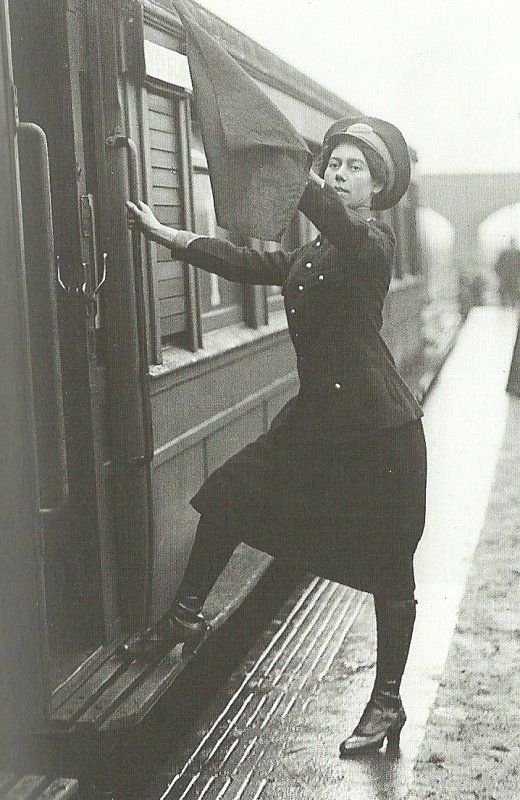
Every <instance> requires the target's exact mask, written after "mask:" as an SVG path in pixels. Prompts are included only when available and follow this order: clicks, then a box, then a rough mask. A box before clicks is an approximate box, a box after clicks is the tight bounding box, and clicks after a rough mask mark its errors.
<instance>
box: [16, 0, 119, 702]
mask: <svg viewBox="0 0 520 800" xmlns="http://www.w3.org/2000/svg"><path fill="white" fill-rule="evenodd" d="M82 5H83V4H82V3H80V2H73V1H72V2H70V1H69V2H67V3H61V2H60V3H56V2H51V1H50V0H16V1H15V0H11V3H10V17H11V38H12V51H13V66H14V79H15V83H16V89H17V95H18V111H19V117H20V121H21V123H22V124H21V126H20V131H19V136H18V152H19V161H20V175H21V189H22V216H23V228H24V243H25V260H26V272H27V295H28V305H29V322H30V348H31V361H32V368H33V380H34V405H35V413H36V428H37V451H38V469H39V483H40V507H41V511H40V518H41V525H42V536H43V565H42V566H43V575H44V584H45V603H46V608H47V625H48V636H49V651H50V665H51V682H52V685H53V687H56V686H58V685H59V684H60V683H61V682H62V681H63V680H65V679H66V678H67V677H68V676H69V675H70V674H71V673H72V672H73V671H75V670H76V669H77V668H78V667H79V666H80V665H81V664H82V662H83V661H84V660H85V659H86V658H88V657H89V656H90V655H91V654H92V653H93V652H94V651H95V650H96V649H97V648H99V647H100V646H101V645H102V644H104V643H106V642H107V641H109V640H110V639H112V638H113V637H114V636H116V635H117V633H118V630H119V628H120V620H119V617H120V610H119V609H120V604H119V600H118V595H117V584H116V580H117V572H116V563H115V562H116V554H115V534H114V530H113V500H112V485H111V453H110V436H109V426H108V424H107V400H106V397H107V393H106V366H105V353H104V316H103V315H104V307H103V291H104V289H105V288H106V269H109V268H110V265H109V264H106V258H105V259H104V256H103V251H102V248H101V247H100V246H99V243H98V241H97V224H96V216H97V209H96V200H97V185H96V171H95V164H94V156H93V146H92V140H93V131H92V112H91V107H90V106H91V92H90V85H89V77H88V71H87V69H86V68H85V63H86V61H87V55H86V36H85V33H84V21H83V15H82V8H81V7H82ZM105 268H106V269H105ZM44 290H45V291H46V294H45V292H44ZM51 388H52V391H51ZM56 392H58V394H59V395H60V398H59V399H60V402H59V405H58V407H57V406H56V404H55V403H53V398H54V394H55V393H56ZM56 439H57V440H58V442H59V443H60V452H59V457H58V459H56V458H54V459H51V457H50V456H51V453H52V452H53V450H52V442H53V441H55V440H56Z"/></svg>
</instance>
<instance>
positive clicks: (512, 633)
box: [407, 397, 520, 800]
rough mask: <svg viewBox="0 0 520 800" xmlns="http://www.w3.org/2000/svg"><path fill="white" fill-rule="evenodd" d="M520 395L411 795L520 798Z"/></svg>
mask: <svg viewBox="0 0 520 800" xmlns="http://www.w3.org/2000/svg"><path fill="white" fill-rule="evenodd" d="M519 544H520V398H516V397H511V398H510V408H509V415H508V421H507V428H506V433H505V437H504V442H503V445H502V448H501V454H500V458H499V461H498V465H497V470H496V473H495V479H494V485H493V489H492V493H491V497H490V502H489V505H488V508H487V513H486V520H485V524H484V527H483V529H482V534H481V537H480V541H479V544H478V546H477V549H476V551H475V554H474V557H473V561H472V566H471V570H470V574H469V577H468V582H467V585H466V590H465V594H464V597H463V600H462V603H461V607H460V613H459V617H458V622H457V626H456V629H455V631H454V635H453V639H452V643H451V646H450V650H449V654H448V658H447V661H446V667H445V671H444V675H443V678H442V681H441V683H440V686H439V690H438V693H437V697H436V700H435V703H434V705H433V707H432V709H431V712H430V718H429V720H428V726H427V729H426V736H425V739H424V741H423V744H422V747H421V751H420V753H419V758H418V760H417V762H416V765H415V770H414V781H413V784H412V789H411V791H410V792H409V794H408V795H407V800H427V799H428V800H437V799H438V800H441V799H442V800H455V798H456V800H461V799H462V798H478V800H520V612H519V609H520V559H519Z"/></svg>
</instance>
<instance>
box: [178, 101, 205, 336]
mask: <svg viewBox="0 0 520 800" xmlns="http://www.w3.org/2000/svg"><path fill="white" fill-rule="evenodd" d="M177 108H178V126H179V141H180V155H181V176H182V195H183V206H184V226H185V228H186V229H187V230H190V231H192V230H193V229H194V219H195V215H194V210H193V181H192V175H193V170H192V168H191V115H190V110H189V99H188V97H187V96H186V97H183V98H180V99H179V102H178V105H177ZM184 276H185V282H186V311H187V316H188V343H189V346H190V349H191V350H192V351H194V352H195V351H196V350H198V348H199V347H202V326H201V319H200V301H199V287H198V279H197V271H196V269H195V267H192V266H191V264H186V265H185V267H184Z"/></svg>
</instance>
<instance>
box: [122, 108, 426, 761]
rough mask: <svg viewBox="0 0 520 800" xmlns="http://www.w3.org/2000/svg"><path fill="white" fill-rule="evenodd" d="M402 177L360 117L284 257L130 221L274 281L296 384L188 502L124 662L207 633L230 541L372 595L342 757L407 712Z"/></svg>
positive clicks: (416, 534)
mask: <svg viewBox="0 0 520 800" xmlns="http://www.w3.org/2000/svg"><path fill="white" fill-rule="evenodd" d="M409 179H410V160H409V153H408V148H407V145H406V142H405V141H404V138H403V137H402V135H401V133H400V132H399V131H398V130H397V128H395V127H394V126H393V125H391V124H389V123H387V122H384V121H383V120H379V119H375V118H371V117H363V118H355V119H344V120H340V121H339V122H337V123H335V124H334V125H332V127H331V128H330V129H329V131H328V132H327V134H326V135H325V139H324V143H323V151H322V154H321V160H320V162H319V165H318V166H317V167H316V171H315V172H314V171H312V170H311V173H310V180H309V182H308V184H307V186H306V188H305V190H304V193H303V196H302V198H301V201H300V206H299V207H300V210H301V211H302V212H303V213H304V214H305V215H306V216H307V217H308V218H309V219H310V220H311V222H313V223H314V225H315V226H316V227H317V229H318V230H319V235H318V237H317V238H316V239H315V240H314V241H313V242H311V243H310V244H308V245H304V246H303V247H300V248H299V249H297V250H295V251H293V252H291V253H283V252H276V253H259V252H255V251H254V250H251V249H247V248H240V247H236V246H234V245H233V244H230V243H229V242H223V241H219V240H217V239H212V238H207V237H201V236H198V235H197V234H194V233H190V232H187V231H176V230H172V229H171V228H167V227H165V226H162V225H160V223H159V222H158V221H157V220H156V218H155V217H154V215H153V213H152V212H151V210H150V209H149V208H148V206H146V205H145V204H143V203H141V204H140V208H137V207H136V206H135V205H133V204H131V203H130V204H129V218H130V220H131V224H139V225H140V226H141V229H142V231H143V233H144V234H145V236H147V237H148V238H150V239H152V240H154V241H156V242H159V243H161V244H164V245H166V246H167V247H170V248H171V249H172V250H173V251H174V253H175V255H176V256H177V257H181V258H183V259H185V260H188V261H189V262H190V263H191V264H194V265H195V266H197V267H200V268H202V269H205V270H208V271H210V272H214V273H216V274H217V275H221V276H222V277H224V278H227V279H228V280H232V281H238V282H242V283H252V284H267V285H271V284H277V285H279V286H281V287H282V292H283V295H284V300H285V308H286V312H287V319H288V324H289V333H290V335H291V339H292V342H293V344H294V347H295V350H296V356H297V368H298V374H299V378H300V391H299V393H298V395H297V396H296V397H295V398H293V399H292V400H290V401H289V402H288V403H287V405H286V406H285V407H284V408H283V409H282V411H281V412H280V413H279V414H278V416H277V417H276V418H275V419H274V420H273V423H272V425H271V428H270V430H269V432H268V433H267V434H264V435H262V436H260V438H259V439H257V440H256V441H255V442H253V443H252V444H250V445H248V446H247V447H245V448H244V449H243V450H242V451H241V452H240V453H238V454H237V455H236V456H234V457H233V458H231V459H230V460H229V461H227V462H226V463H225V464H224V465H223V466H221V467H220V468H219V469H217V470H216V472H214V473H213V474H212V475H210V477H209V478H208V479H207V480H206V481H205V483H204V484H203V486H202V487H201V489H200V490H199V491H198V492H197V494H196V495H195V497H194V498H193V499H192V505H193V506H194V507H195V508H196V509H197V511H199V512H200V514H201V517H200V520H199V525H198V528H197V534H196V538H195V544H194V547H193V551H192V553H191V556H190V559H189V563H188V567H187V570H186V574H185V576H184V578H183V581H182V585H181V587H180V589H179V592H178V594H177V598H176V601H175V604H174V606H173V608H172V609H171V610H170V612H169V613H168V615H167V616H166V617H165V618H164V619H163V620H161V622H160V623H159V624H158V625H156V626H154V627H152V628H151V629H149V630H148V631H147V632H146V634H145V635H144V636H142V637H140V638H139V639H138V640H137V641H134V643H131V644H130V645H129V646H128V647H127V656H128V657H129V658H133V657H136V656H138V655H139V654H141V655H147V654H152V655H153V654H154V653H157V652H158V651H159V650H160V648H161V647H164V646H167V647H170V646H172V644H173V643H174V642H177V641H186V640H188V639H189V638H190V637H197V636H200V635H202V633H203V631H204V630H205V622H204V619H203V617H202V615H201V609H202V606H203V603H204V600H205V599H206V597H207V595H208V593H209V591H210V589H211V587H212V586H213V583H214V582H215V580H216V578H217V577H218V575H219V574H220V572H221V570H222V569H223V567H224V565H225V564H226V562H227V560H228V559H229V557H230V555H231V553H232V552H233V549H234V548H235V546H236V544H237V543H238V542H240V541H241V540H242V541H246V542H248V543H250V544H252V545H253V546H255V547H257V548H260V549H262V550H265V551H267V552H269V553H272V554H273V555H275V556H281V557H284V558H286V559H290V561H291V562H292V563H296V564H297V565H299V566H302V567H304V568H306V569H307V570H309V571H311V572H314V573H316V574H319V575H322V576H324V577H327V578H330V579H332V580H335V581H339V582H342V583H344V584H347V585H349V586H352V587H355V588H358V589H362V590H364V591H366V592H370V593H372V594H373V595H374V601H375V610H376V620H377V671H376V678H375V684H374V689H373V691H372V695H371V698H370V700H369V703H368V705H367V707H366V709H365V711H364V712H363V715H362V717H361V719H360V721H359V723H358V725H357V726H356V728H355V730H354V731H353V733H352V734H351V735H350V736H349V737H348V738H347V739H346V740H345V741H344V742H342V744H341V746H340V750H341V754H342V755H348V754H350V753H354V752H359V751H365V750H370V749H377V748H379V747H380V746H381V745H382V744H383V743H384V741H385V739H386V740H387V741H388V744H389V745H395V744H397V743H398V742H399V735H400V731H401V728H402V727H403V725H404V722H405V719H406V716H405V713H404V710H403V706H402V703H401V699H400V696H399V686H400V682H401V678H402V675H403V671H404V667H405V663H406V659H407V656H408V650H409V645H410V639H411V635H412V630H413V625H414V621H415V600H414V588H415V583H414V574H413V554H414V551H415V548H416V546H417V543H418V541H419V538H420V536H421V534H422V530H423V525H424V504H425V484H426V453H425V444H424V436H423V431H422V423H421V420H420V417H421V416H422V412H421V409H420V407H419V406H418V405H417V403H416V401H415V400H414V398H413V396H412V394H411V393H410V391H409V390H408V388H407V387H406V386H405V384H404V383H403V381H402V380H401V378H400V377H399V375H398V373H397V371H396V369H395V365H394V361H393V359H392V356H391V354H390V353H389V351H388V349H387V347H386V345H385V344H384V343H383V340H382V338H381V336H380V330H381V325H382V307H383V302H384V299H385V296H386V293H387V291H388V287H389V283H390V278H391V272H392V260H393V254H394V246H395V238H394V235H393V233H392V231H391V229H390V228H389V227H388V226H387V225H386V224H385V223H384V222H382V221H380V220H379V219H377V218H375V217H374V216H373V212H372V209H384V208H389V207H391V206H392V205H394V204H395V203H397V201H398V200H399V199H400V197H401V196H402V195H403V194H404V192H405V191H406V189H407V187H408V184H409Z"/></svg>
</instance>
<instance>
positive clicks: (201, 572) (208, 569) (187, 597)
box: [175, 514, 240, 613]
mask: <svg viewBox="0 0 520 800" xmlns="http://www.w3.org/2000/svg"><path fill="white" fill-rule="evenodd" d="M239 541H240V539H237V538H234V537H233V536H232V535H230V534H229V533H228V532H227V530H224V529H223V528H221V527H218V526H216V525H215V524H214V523H213V522H212V521H211V520H209V519H208V516H207V515H204V514H203V515H202V516H201V518H200V519H199V524H198V526H197V532H196V534H195V542H194V544H193V548H192V551H191V554H190V557H189V560H188V566H187V567H186V572H185V573H184V577H183V579H182V581H181V585H180V587H179V590H178V592H177V596H176V599H175V605H176V606H177V605H178V606H180V607H181V608H184V609H186V611H187V612H195V613H197V612H199V611H200V609H201V608H202V606H203V605H204V601H205V600H206V597H207V596H208V594H209V593H210V591H211V589H212V588H213V586H214V584H215V582H216V580H217V578H218V576H219V575H220V573H221V572H222V570H223V569H224V567H225V566H226V564H227V562H228V561H229V559H230V557H231V555H232V553H233V550H234V549H235V547H236V546H237V544H238V542H239Z"/></svg>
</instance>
